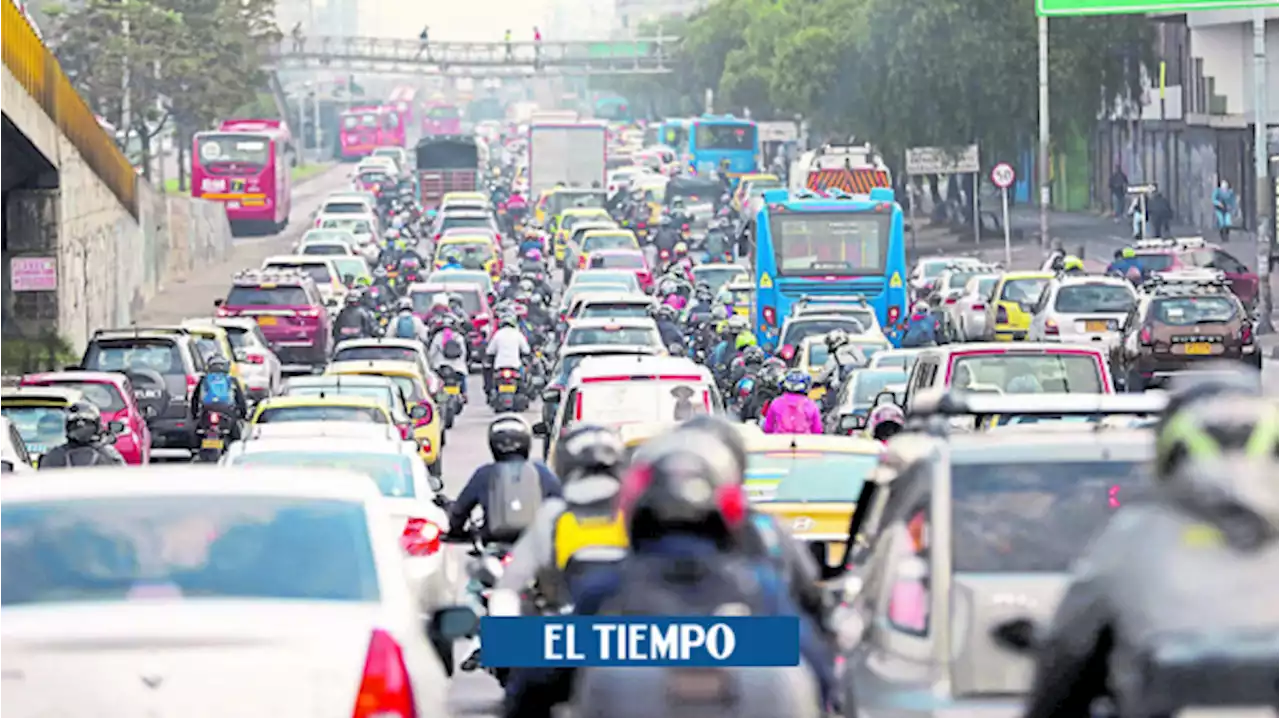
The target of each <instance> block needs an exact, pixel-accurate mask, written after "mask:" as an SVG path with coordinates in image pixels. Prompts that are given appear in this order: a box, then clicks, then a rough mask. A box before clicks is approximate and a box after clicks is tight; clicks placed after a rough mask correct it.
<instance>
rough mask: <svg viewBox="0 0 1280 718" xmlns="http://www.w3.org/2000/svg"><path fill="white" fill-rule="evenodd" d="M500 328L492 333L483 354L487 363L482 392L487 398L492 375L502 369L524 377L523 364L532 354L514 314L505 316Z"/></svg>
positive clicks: (490, 390)
mask: <svg viewBox="0 0 1280 718" xmlns="http://www.w3.org/2000/svg"><path fill="white" fill-rule="evenodd" d="M501 324H502V326H501V327H500V328H499V329H498V331H496V332H494V333H493V337H492V338H490V339H489V345H488V346H487V347H485V350H484V353H485V357H486V358H487V361H486V362H485V367H484V392H485V395H486V396H488V395H490V394H492V393H493V373H494V372H495V371H501V370H502V369H515V370H516V371H517V372H519V373H520V376H521V377H523V376H524V362H525V360H526V359H528V357H529V356H530V355H531V354H532V353H533V350H532V349H530V348H529V340H528V339H526V338H525V336H524V334H523V333H522V332H521V331H520V320H519V318H518V317H516V316H515V315H514V314H505V315H503V317H502V320H501Z"/></svg>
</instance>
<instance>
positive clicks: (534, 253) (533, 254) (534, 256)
mask: <svg viewBox="0 0 1280 718" xmlns="http://www.w3.org/2000/svg"><path fill="white" fill-rule="evenodd" d="M524 258H525V259H527V260H529V261H530V262H541V261H542V250H541V249H537V248H536V247H535V248H534V249H530V250H529V251H528V252H525V253H524Z"/></svg>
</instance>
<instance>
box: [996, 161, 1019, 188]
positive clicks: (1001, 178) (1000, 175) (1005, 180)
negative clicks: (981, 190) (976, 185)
mask: <svg viewBox="0 0 1280 718" xmlns="http://www.w3.org/2000/svg"><path fill="white" fill-rule="evenodd" d="M1014 177H1015V175H1014V172H1013V165H1010V164H1009V163H1008V162H1001V163H1000V164H998V165H996V166H995V167H992V168H991V183H992V184H994V185H995V186H997V187H999V188H1000V189H1008V188H1010V187H1012V186H1013V180H1014Z"/></svg>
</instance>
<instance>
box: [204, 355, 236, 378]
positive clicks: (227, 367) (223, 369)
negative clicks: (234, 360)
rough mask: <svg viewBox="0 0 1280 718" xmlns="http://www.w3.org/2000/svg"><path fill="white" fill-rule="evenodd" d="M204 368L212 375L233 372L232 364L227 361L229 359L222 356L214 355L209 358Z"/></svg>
mask: <svg viewBox="0 0 1280 718" xmlns="http://www.w3.org/2000/svg"><path fill="white" fill-rule="evenodd" d="M204 366H205V368H206V369H208V370H209V373H211V374H226V373H227V372H229V371H231V362H229V361H227V358H226V357H224V356H222V355H221V354H214V355H213V356H211V357H209V358H208V359H207V360H206V361H205V363H204Z"/></svg>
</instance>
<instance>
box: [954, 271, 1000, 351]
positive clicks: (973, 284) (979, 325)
mask: <svg viewBox="0 0 1280 718" xmlns="http://www.w3.org/2000/svg"><path fill="white" fill-rule="evenodd" d="M999 281H1000V274H999V273H994V274H975V275H970V276H969V278H968V280H967V281H965V283H964V287H963V288H962V289H961V290H960V293H959V295H957V296H956V298H955V301H954V302H951V303H949V304H946V305H945V307H944V311H945V312H946V314H947V320H946V325H947V327H948V328H949V330H950V331H951V332H952V338H954V339H957V340H959V341H962V342H976V341H981V340H982V338H983V337H985V336H986V334H987V305H988V304H990V302H991V293H992V292H993V291H995V288H996V283H997V282H999Z"/></svg>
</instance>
